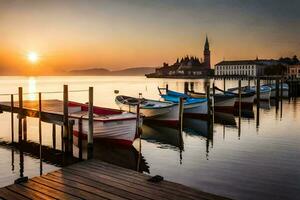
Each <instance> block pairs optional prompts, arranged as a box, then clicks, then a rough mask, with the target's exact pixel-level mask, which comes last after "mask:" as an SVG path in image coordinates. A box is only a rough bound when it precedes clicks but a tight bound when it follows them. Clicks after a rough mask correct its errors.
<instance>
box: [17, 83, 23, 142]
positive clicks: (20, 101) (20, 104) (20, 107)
mask: <svg viewBox="0 0 300 200" xmlns="http://www.w3.org/2000/svg"><path fill="white" fill-rule="evenodd" d="M18 95H19V112H18V122H19V124H18V125H19V129H18V133H19V134H18V135H19V140H18V142H19V143H20V142H22V130H23V129H22V117H23V116H22V115H23V114H22V110H23V88H22V87H19V90H18Z"/></svg>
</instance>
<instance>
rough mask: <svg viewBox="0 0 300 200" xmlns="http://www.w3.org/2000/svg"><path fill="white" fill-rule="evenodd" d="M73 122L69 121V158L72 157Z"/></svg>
mask: <svg viewBox="0 0 300 200" xmlns="http://www.w3.org/2000/svg"><path fill="white" fill-rule="evenodd" d="M74 124H75V121H74V120H70V121H69V129H70V130H69V139H68V140H69V152H70V154H71V156H73V127H74Z"/></svg>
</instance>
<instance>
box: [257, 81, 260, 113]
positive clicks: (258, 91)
mask: <svg viewBox="0 0 300 200" xmlns="http://www.w3.org/2000/svg"><path fill="white" fill-rule="evenodd" d="M256 106H257V108H259V107H260V78H257V80H256Z"/></svg>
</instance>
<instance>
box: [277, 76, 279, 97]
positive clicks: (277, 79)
mask: <svg viewBox="0 0 300 200" xmlns="http://www.w3.org/2000/svg"><path fill="white" fill-rule="evenodd" d="M278 99H279V79H278V78H276V100H277V101H278Z"/></svg>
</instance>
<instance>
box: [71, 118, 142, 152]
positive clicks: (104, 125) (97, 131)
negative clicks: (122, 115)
mask: <svg viewBox="0 0 300 200" xmlns="http://www.w3.org/2000/svg"><path fill="white" fill-rule="evenodd" d="M74 121H75V124H74V126H73V127H74V128H73V135H74V138H73V140H74V144H75V145H76V146H78V137H79V125H78V122H79V120H78V119H74ZM87 135H88V120H82V141H83V143H86V141H87ZM136 135H137V134H136V119H129V120H122V121H109V122H102V121H96V120H95V121H94V135H93V136H94V138H99V139H103V140H106V141H110V142H113V143H117V144H121V145H132V143H133V141H134V139H135V138H136Z"/></svg>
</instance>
